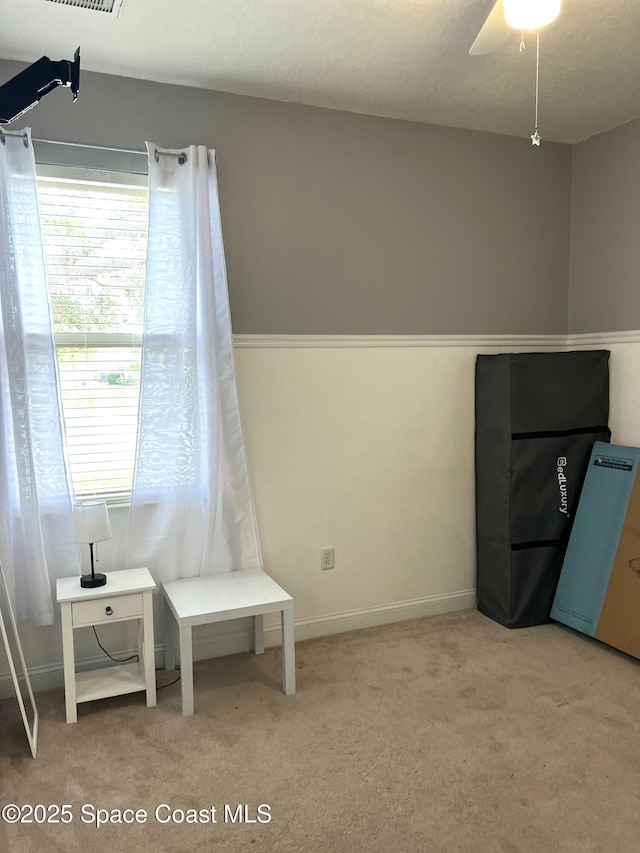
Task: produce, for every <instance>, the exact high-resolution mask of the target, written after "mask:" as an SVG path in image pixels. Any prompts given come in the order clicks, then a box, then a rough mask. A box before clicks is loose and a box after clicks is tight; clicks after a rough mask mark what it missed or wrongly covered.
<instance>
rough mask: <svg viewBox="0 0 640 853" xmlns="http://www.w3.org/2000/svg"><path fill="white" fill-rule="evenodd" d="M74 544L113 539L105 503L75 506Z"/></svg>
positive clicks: (88, 502) (95, 502)
mask: <svg viewBox="0 0 640 853" xmlns="http://www.w3.org/2000/svg"><path fill="white" fill-rule="evenodd" d="M71 538H72V540H73V541H74V542H83V543H85V544H87V543H90V542H103V541H104V540H105V539H111V524H110V523H109V513H108V512H107V504H106V503H105V501H87V502H86V503H81V504H74V505H73V534H72V537H71Z"/></svg>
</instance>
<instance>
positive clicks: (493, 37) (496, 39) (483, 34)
mask: <svg viewBox="0 0 640 853" xmlns="http://www.w3.org/2000/svg"><path fill="white" fill-rule="evenodd" d="M512 32H513V30H512V29H511V27H510V26H509V24H508V23H507V22H506V20H505V17H504V7H503V5H502V0H498V2H497V3H496V4H495V6H494V7H493V9H492V10H491V11H490V12H489V17H488V18H487V20H486V21H485V22H484V24H483V25H482V29H481V30H480V32H479V33H478V35H477V37H476V40H475V41H474V43H473V44H472V45H471V49H470V50H469V56H482V55H483V54H485V53H492V52H493V51H494V50H497V49H498V48H499V47H502V45H503V44H505V42H506V41H507V39H508V38H509V36H510V35H511V33H512Z"/></svg>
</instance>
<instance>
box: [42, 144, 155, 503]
mask: <svg viewBox="0 0 640 853" xmlns="http://www.w3.org/2000/svg"><path fill="white" fill-rule="evenodd" d="M49 145H50V144H49ZM82 148H83V149H84V146H82ZM45 150H46V148H45ZM65 153H66V154H67V156H68V153H69V152H65ZM80 153H81V155H82V157H81V158H80V159H82V160H83V161H85V160H87V153H89V155H93V157H92V156H89V158H88V159H89V160H90V161H93V162H99V161H100V159H101V158H100V155H104V153H105V152H103V151H102V150H101V149H84V150H82V151H81V152H80ZM118 153H119V152H114V151H111V150H108V154H109V159H110V160H111V161H112V162H111V164H110V167H109V168H103V167H101V166H100V165H97V164H96V165H82V166H78V165H73V164H70V163H67V162H64V160H65V159H66V158H65V157H63V158H58V157H56V158H53V159H52V158H50V157H47V156H45V157H44V158H40V157H39V156H38V151H37V150H36V182H38V180H39V179H40V178H43V179H47V178H49V179H54V180H55V179H56V178H57V179H63V180H66V181H77V182H87V181H88V182H91V183H96V184H121V185H122V184H124V185H125V186H138V187H141V188H145V189H148V183H149V181H148V169H147V158H146V154H144V155H143V154H142V153H141V154H140V155H137V154H136V155H134V157H133V158H131V156H129V155H131V154H132V153H133V152H122V154H123V155H127V156H125V157H123V158H120V159H121V160H123V164H122V166H121V167H120V168H118V166H117V163H116V164H115V168H114V164H113V159H114V154H116V161H117V160H118V157H117V154H118ZM96 154H97V155H98V157H97V158H96V157H95V155H96ZM142 157H144V171H142V170H141V169H139V167H138V168H136V170H135V171H132V169H131V162H132V159H133V160H134V161H135V160H136V159H137V162H138V163H139V164H140V165H142V159H141V158H142ZM59 161H61V162H59ZM123 179H124V180H123ZM147 229H148V219H147ZM45 266H46V259H45ZM48 272H49V269H48V267H47V274H48ZM51 322H52V331H53V341H54V348H55V352H56V368H57V369H58V370H59V363H58V350H59V349H63V348H67V349H88V348H91V347H96V348H101V349H106V348H118V347H120V348H122V347H126V348H135V349H139V350H140V362H141V363H142V342H143V334H142V332H139V333H132V332H55V330H54V329H53V312H52V313H51ZM60 406H61V411H60V416H61V418H62V427H63V430H64V432H65V433H66V421H65V415H64V410H63V408H62V400H61V401H60ZM139 411H140V397H138V415H139ZM134 473H135V460H134V468H133V471H132V484H131V488H132V487H133V475H134ZM69 476H70V478H72V473H71V471H69ZM72 487H73V493H74V495H75V498H76V499H77V500H87V499H94V500H95V499H99V500H104V501H106V503H107V504H109V505H112V506H113V505H128V504H130V501H131V488H124V489H123V488H117V487H114V488H111V489H108V488H96V489H92V490H87V489H82V490H78V491H76V487H75V484H73V481H72Z"/></svg>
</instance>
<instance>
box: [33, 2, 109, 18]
mask: <svg viewBox="0 0 640 853" xmlns="http://www.w3.org/2000/svg"><path fill="white" fill-rule="evenodd" d="M45 2H46V3H57V4H58V5H59V6H75V7H76V8H77V9H90V10H91V11H93V12H108V13H109V14H111V15H115V16H116V17H117V16H118V15H119V14H120V10H121V9H122V4H123V3H124V0H45Z"/></svg>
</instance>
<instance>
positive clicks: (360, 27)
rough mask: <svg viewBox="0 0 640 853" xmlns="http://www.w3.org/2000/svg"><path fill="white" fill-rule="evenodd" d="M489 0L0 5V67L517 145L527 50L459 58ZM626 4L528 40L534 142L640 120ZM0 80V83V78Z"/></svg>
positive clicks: (580, 3) (527, 119) (588, 6)
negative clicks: (59, 64) (214, 94)
mask: <svg viewBox="0 0 640 853" xmlns="http://www.w3.org/2000/svg"><path fill="white" fill-rule="evenodd" d="M492 5H493V0H125V2H124V6H123V9H122V13H121V15H120V17H119V18H116V17H115V16H112V15H107V14H105V13H101V12H93V11H86V10H81V9H77V8H73V7H69V6H64V5H60V4H58V3H50V2H46V0H0V22H1V25H0V58H3V59H17V60H23V61H26V62H33V61H34V60H36V59H38V58H39V57H40V56H42V55H43V54H46V55H48V56H50V57H51V58H52V59H71V58H72V56H73V51H74V50H75V48H76V47H77V46H78V45H80V46H81V49H82V68H83V69H85V70H88V71H102V72H105V73H107V74H118V75H123V76H129V77H140V78H144V79H147V80H157V81H162V82H168V83H179V84H185V85H189V86H198V87H201V88H206V89H217V90H220V91H224V92H235V93H239V94H245V95H256V96H259V97H264V98H271V99H275V100H282V101H296V102H298V103H303V104H313V105H317V106H322V107H332V108H337V109H342V110H350V111H353V112H360V113H370V114H372V115H381V116H390V117H393V118H402V119H411V120H413V121H420V122H428V123H431V124H442V125H450V126H453V127H465V128H473V129H476V130H488V131H493V132H495V133H504V134H510V135H515V136H523V137H528V136H529V134H531V133H532V131H533V124H534V86H535V43H534V39H533V38H531V39H530V43H529V44H528V49H527V51H526V53H525V54H524V55H521V54H520V53H519V51H518V43H519V36H518V35H517V34H514V35H513V36H512V38H511V39H510V40H509V42H508V43H507V44H506V45H505V46H504V47H502V48H501V49H500V50H498V51H497V52H496V53H494V54H491V55H489V56H480V57H470V56H469V55H468V50H469V47H470V46H471V44H472V42H473V40H474V38H475V36H476V34H477V33H478V30H479V29H480V27H481V26H482V24H483V22H484V20H485V18H486V16H487V14H488V12H489V10H490V9H491V7H492ZM639 40H640V0H564V3H563V11H562V13H561V16H560V18H559V19H558V20H557V21H556V22H555V23H554V24H552V25H551V26H549V27H548V28H547V29H545V30H544V31H543V32H542V35H541V74H540V121H539V126H540V134H541V135H542V138H543V140H545V139H546V140H556V141H560V142H578V141H580V140H582V139H586V138H588V137H590V136H593V135H594V134H596V133H599V132H601V131H603V130H608V129H609V128H611V127H615V126H617V125H619V124H622V123H624V122H626V121H629V120H631V119H633V118H636V117H638V116H640V49H639V48H638V41H639ZM0 82H4V81H0Z"/></svg>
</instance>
